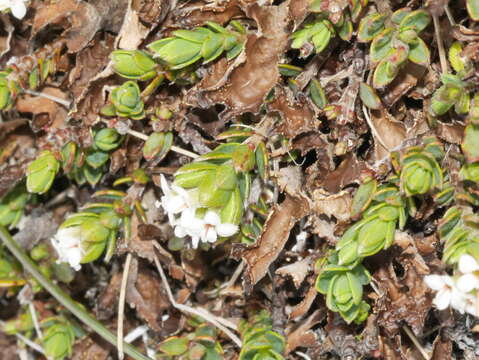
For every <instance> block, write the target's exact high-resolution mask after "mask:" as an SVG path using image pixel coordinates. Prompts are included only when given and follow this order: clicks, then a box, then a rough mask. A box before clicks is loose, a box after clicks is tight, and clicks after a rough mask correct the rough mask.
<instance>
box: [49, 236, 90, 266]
mask: <svg viewBox="0 0 479 360" xmlns="http://www.w3.org/2000/svg"><path fill="white" fill-rule="evenodd" d="M51 241H52V245H53V247H54V248H55V250H56V251H57V253H58V260H57V262H58V263H61V262H66V263H68V264H70V266H71V267H72V268H73V269H75V270H77V271H78V270H80V268H81V266H80V262H81V260H82V258H83V255H84V251H83V249H82V247H81V229H80V228H79V227H67V228H63V229H60V230H58V231H57V233H56V234H55V236H54V237H53V238H52V239H51Z"/></svg>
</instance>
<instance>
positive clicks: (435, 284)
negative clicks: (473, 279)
mask: <svg viewBox="0 0 479 360" xmlns="http://www.w3.org/2000/svg"><path fill="white" fill-rule="evenodd" d="M424 282H425V283H426V285H427V286H429V287H430V288H431V289H432V290H434V291H437V294H436V296H435V298H434V300H433V302H432V303H433V304H434V305H435V306H436V307H437V308H438V309H439V310H444V309H446V308H447V307H448V306H451V307H453V308H454V309H456V310H457V311H459V312H460V313H461V314H464V311H466V305H467V296H466V294H464V293H463V292H462V291H460V290H459V289H458V288H457V286H456V284H455V282H454V279H453V278H452V277H450V276H448V275H428V276H425V277H424Z"/></svg>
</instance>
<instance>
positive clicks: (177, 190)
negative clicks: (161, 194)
mask: <svg viewBox="0 0 479 360" xmlns="http://www.w3.org/2000/svg"><path fill="white" fill-rule="evenodd" d="M171 189H172V190H173V191H174V192H175V193H177V194H178V195H180V196H181V197H183V198H184V199H188V198H189V197H190V196H189V194H188V191H186V190H185V189H183V188H182V187H181V186H178V185H175V184H172V185H171Z"/></svg>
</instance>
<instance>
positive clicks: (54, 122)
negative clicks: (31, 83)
mask: <svg viewBox="0 0 479 360" xmlns="http://www.w3.org/2000/svg"><path fill="white" fill-rule="evenodd" d="M42 93H44V94H47V95H52V96H55V97H57V98H60V99H62V100H67V101H68V97H67V95H66V94H65V93H64V92H63V91H61V90H60V89H57V88H54V87H45V88H43V90H42ZM16 108H17V110H18V111H20V112H24V113H32V114H33V115H34V120H33V124H32V125H33V127H34V129H36V130H37V131H38V130H40V129H41V128H43V127H46V128H55V129H56V128H63V127H64V126H65V119H66V117H67V110H66V109H65V107H64V106H63V105H60V104H58V103H57V102H55V101H53V100H50V99H47V98H44V97H41V96H33V95H28V94H25V95H23V96H20V97H19V98H18V99H17V103H16Z"/></svg>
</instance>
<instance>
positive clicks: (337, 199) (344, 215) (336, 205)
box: [311, 189, 352, 222]
mask: <svg viewBox="0 0 479 360" xmlns="http://www.w3.org/2000/svg"><path fill="white" fill-rule="evenodd" d="M311 200H312V210H313V211H314V212H315V213H316V214H317V215H322V214H324V215H326V216H327V217H329V218H331V217H333V216H334V217H335V218H336V219H337V220H338V221H340V222H346V221H348V220H349V219H350V217H351V214H350V210H351V203H352V196H351V194H350V193H349V192H347V191H341V192H340V193H337V194H333V195H330V194H325V193H324V192H323V191H321V190H319V189H318V190H316V191H314V192H313V194H312V198H311Z"/></svg>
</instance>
